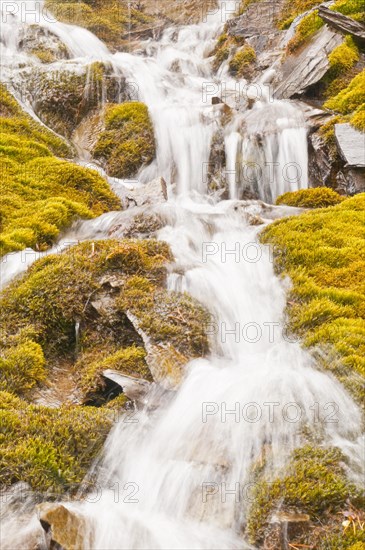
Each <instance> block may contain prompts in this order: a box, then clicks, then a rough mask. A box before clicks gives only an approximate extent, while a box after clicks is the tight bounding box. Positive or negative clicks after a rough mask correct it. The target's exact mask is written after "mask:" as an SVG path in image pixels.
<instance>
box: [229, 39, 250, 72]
mask: <svg viewBox="0 0 365 550" xmlns="http://www.w3.org/2000/svg"><path fill="white" fill-rule="evenodd" d="M255 61H256V53H255V50H254V49H253V48H252V47H251V46H249V45H248V44H245V45H244V46H243V47H242V48H241V49H239V50H238V51H237V52H236V53H235V55H234V56H233V57H232V59H231V60H230V62H229V70H230V73H231V74H233V75H236V76H238V77H243V76H245V74H246V73H247V72H248V71H249V69H250V68H251V67H252V64H253V63H254V62H255Z"/></svg>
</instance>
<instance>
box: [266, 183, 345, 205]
mask: <svg viewBox="0 0 365 550" xmlns="http://www.w3.org/2000/svg"><path fill="white" fill-rule="evenodd" d="M343 200H344V197H342V196H341V195H339V194H338V193H336V191H333V189H329V188H328V187H315V188H312V189H301V190H300V191H289V192H288V193H284V194H283V195H280V196H279V197H278V198H277V199H276V204H287V205H288V206H297V207H302V208H325V207H326V206H334V205H335V204H340V203H341V202H342V201H343Z"/></svg>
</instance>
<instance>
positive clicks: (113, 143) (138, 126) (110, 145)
mask: <svg viewBox="0 0 365 550" xmlns="http://www.w3.org/2000/svg"><path fill="white" fill-rule="evenodd" d="M93 154H94V156H95V158H97V159H99V160H101V162H102V163H103V165H104V166H105V168H106V170H107V172H108V173H109V174H110V175H111V176H113V177H118V178H131V177H134V176H135V175H136V174H137V172H138V170H140V168H142V167H143V166H145V165H147V164H149V163H151V162H152V160H153V159H154V157H155V154H156V145H155V137H154V132H153V125H152V121H151V119H150V117H149V113H148V108H147V106H146V105H144V104H143V103H139V102H137V101H132V102H129V103H124V104H122V105H108V106H107V108H106V112H105V130H104V131H103V132H102V133H101V134H100V136H99V139H98V142H97V144H96V146H95V148H94V150H93Z"/></svg>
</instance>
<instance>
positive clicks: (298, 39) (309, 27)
mask: <svg viewBox="0 0 365 550" xmlns="http://www.w3.org/2000/svg"><path fill="white" fill-rule="evenodd" d="M321 27H323V20H322V19H321V18H320V17H319V15H318V11H317V10H314V11H312V12H310V13H308V14H307V15H305V16H304V17H303V19H301V21H300V22H299V24H298V25H297V27H296V29H295V34H294V36H293V38H291V40H289V42H288V44H287V47H286V51H287V53H288V54H290V53H293V52H295V51H296V50H298V49H299V48H300V47H301V46H303V45H304V44H305V43H306V42H307V40H308V39H309V38H310V37H311V36H312V35H313V34H314V33H316V32H317V31H318V30H319V29H320V28H321Z"/></svg>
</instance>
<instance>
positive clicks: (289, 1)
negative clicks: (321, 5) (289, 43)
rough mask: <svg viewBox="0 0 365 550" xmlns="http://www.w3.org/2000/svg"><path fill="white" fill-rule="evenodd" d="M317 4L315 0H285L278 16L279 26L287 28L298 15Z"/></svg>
mask: <svg viewBox="0 0 365 550" xmlns="http://www.w3.org/2000/svg"><path fill="white" fill-rule="evenodd" d="M317 5H318V2H317V1H316V0H285V3H284V5H283V7H282V10H281V13H280V15H279V18H278V26H279V28H280V29H282V30H283V29H288V28H289V27H290V25H291V24H292V22H293V21H294V19H295V18H296V17H298V15H300V14H301V13H304V12H305V11H307V10H310V9H311V8H313V7H314V6H317Z"/></svg>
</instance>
